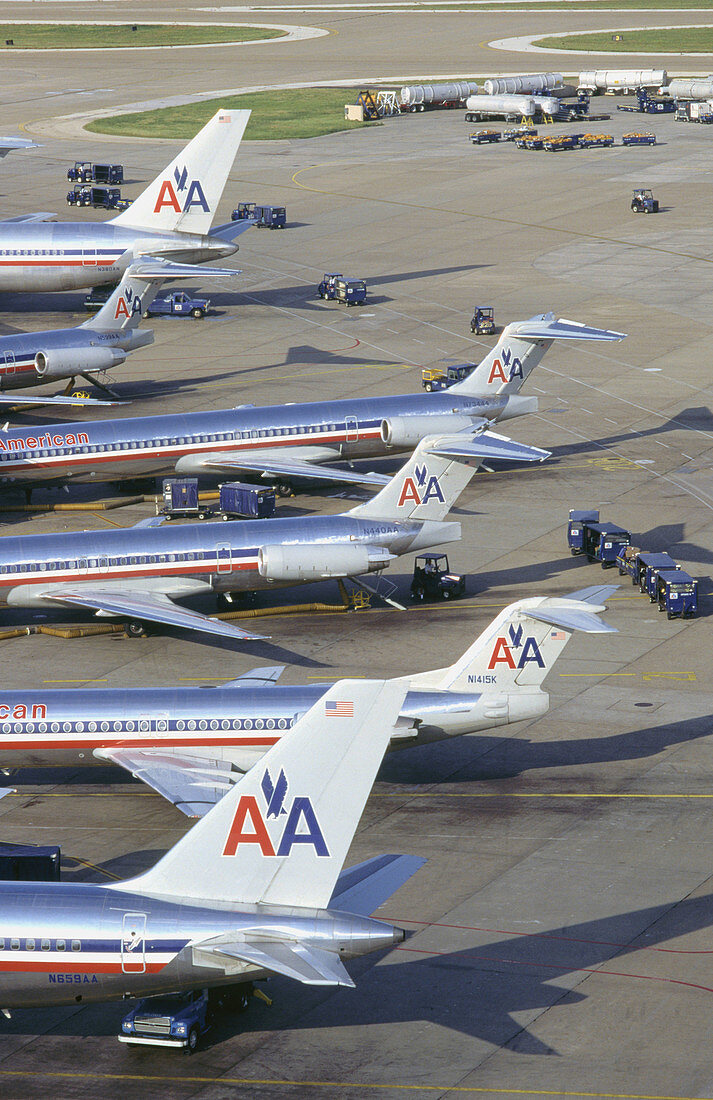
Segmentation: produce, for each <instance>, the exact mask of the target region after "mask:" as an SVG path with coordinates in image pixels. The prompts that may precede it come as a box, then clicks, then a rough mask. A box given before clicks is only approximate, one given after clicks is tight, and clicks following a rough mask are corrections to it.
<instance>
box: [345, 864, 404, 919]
mask: <svg viewBox="0 0 713 1100" xmlns="http://www.w3.org/2000/svg"><path fill="white" fill-rule="evenodd" d="M425 862H426V860H425V859H422V858H421V856H374V858H373V859H367V860H365V861H364V863H358V864H357V865H356V867H349V868H348V869H347V870H344V871H342V872H341V874H340V875H339V878H338V879H337V884H336V886H335V887H334V893H333V894H332V897H331V899H330V902H329V908H330V909H343V910H344V912H345V913H358V914H359V915H360V916H362V917H368V916H371V914H372V913H373V912H374V910H375V909H378V908H379V906H380V905H383V903H384V902H385V901H388V899H389V898H390V897H391V895H392V894H394V893H396V891H397V890H398V888H399V887H400V886H403V884H404V883H405V882H407V881H408V880H409V879H410V878H411V875H415V874H416V871H418V870H419V868H420V867H423V865H424V863H425Z"/></svg>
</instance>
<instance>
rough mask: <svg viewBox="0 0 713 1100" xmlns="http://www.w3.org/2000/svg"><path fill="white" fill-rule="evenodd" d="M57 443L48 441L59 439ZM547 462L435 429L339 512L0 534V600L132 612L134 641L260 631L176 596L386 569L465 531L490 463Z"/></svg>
mask: <svg viewBox="0 0 713 1100" xmlns="http://www.w3.org/2000/svg"><path fill="white" fill-rule="evenodd" d="M57 439H59V441H60V442H62V439H61V438H60V437H52V438H51V439H50V442H51V443H52V444H54V445H56V446H59V442H56V440H57ZM548 457H549V451H543V450H540V449H539V448H537V447H526V446H522V445H520V444H518V443H514V442H513V441H512V440H508V439H505V438H504V437H502V436H497V435H495V434H494V433H492V432H482V433H481V434H480V435H476V436H474V437H471V438H466V437H465V436H464V435H450V436H448V435H445V436H428V437H426V439H425V440H423V441H422V442H421V443H420V444H419V446H418V447H417V448H416V450H415V451H414V453H413V454H412V455H411V457H410V458H409V459H408V461H407V462H406V464H405V465H404V466H403V467H402V468H401V470H399V472H398V473H397V474H395V475H394V477H393V478H392V479H391V480H390V481H389V482H388V484H386V485H385V486H384V487H383V488H382V489H381V490H380V491H379V492H378V493H377V494H376V495H375V496H374V497H372V499H371V500H368V501H366V503H364V504H359V505H357V506H356V507H354V508H352V509H350V510H349V511H347V512H342V513H341V514H337V515H328V516H298V517H295V518H289V519H266V520H259V519H256V520H235V521H233V522H232V523H228V524H225V523H187V524H178V525H176V526H169V527H162V526H160V525H159V526H155V525H154V524H155V521H156V518H158V517H154V519H152V520H150V521H149V523H150V524H151V526H146V521H143V520H142V521H141V523H140V524H139V525H138V526H135V527H129V528H124V529H121V530H109V531H107V530H101V531H74V532H69V533H60V534H57V533H53V534H45V535H20V536H7V537H4V538H2V539H0V597H2V596H4V597H5V599H6V602H7V603H8V605H9V606H12V607H41V608H43V609H45V610H46V609H47V608H48V607H53V606H55V607H57V606H65V607H73V608H76V607H79V608H90V609H93V610H94V611H96V612H97V613H98V615H99V616H100V617H105V616H127V615H128V616H130V621H129V622H128V623H127V626H126V632H127V633H128V634H129V635H131V636H138V635H140V634H143V633H144V625H143V624H144V622H146V621H148V622H157V623H167V624H169V625H171V626H179V627H187V628H189V629H193V630H198V631H202V632H204V633H208V634H217V635H220V636H224V637H228V638H233V639H235V638H238V639H246V638H251V639H256V638H263V637H264V636H263V635H260V634H251V633H250V632H249V631H246V630H243V629H241V628H239V627H237V626H233V625H231V624H229V623H226V622H220V621H218V620H216V619H209V618H207V617H206V616H205V615H202V614H201V613H200V612H197V611H191V610H188V609H186V608H184V607H178V606H176V604H175V603H173V600H176V599H181V598H184V597H187V596H194V595H200V594H206V593H211V592H214V593H227V594H228V596H230V594H231V593H233V592H238V591H246V590H247V591H256V590H257V589H262V588H274V587H282V586H284V585H294V584H304V583H308V582H310V581H318V580H323V579H325V578H328V577H334V578H337V577H352V578H355V577H357V576H359V575H360V574H362V573H374V572H380V571H381V570H383V569H385V568H386V567H387V565H388V564H389V562H391V561H393V560H394V559H395V558H397V557H400V556H401V555H402V554H406V553H409V552H411V551H416V550H423V549H426V548H427V547H431V546H436V545H441V544H442V543H446V542H453V541H456V540H457V539H459V538H460V534H461V527H460V524H459V523H453V522H447V521H445V517H446V515H447V514H448V511H449V510H450V508H451V506H452V505H453V504H454V503H455V501H456V500H457V498H458V497H459V496H460V494H461V492H462V491H463V489H465V487H466V485H467V484H468V482H469V481H470V479H471V478H472V476H473V474H474V473H475V470H476V467H477V466H478V464H479V463H480V462H481V461H482V460H483V459H484V458H491V459H492V458H498V459H502V460H504V461H515V462H542V461H544V459H546V458H548ZM159 523H160V520H159ZM359 583H360V584H361V585H362V586H363V587H368V586H367V584H366V582H365V581H363V580H362V581H360V582H359ZM229 602H230V601H229Z"/></svg>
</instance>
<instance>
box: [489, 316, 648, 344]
mask: <svg viewBox="0 0 713 1100" xmlns="http://www.w3.org/2000/svg"><path fill="white" fill-rule="evenodd" d="M507 328H508V335H509V336H511V337H517V338H519V339H521V340H623V339H624V338H625V337H626V333H625V332H615V331H613V330H612V329H608V328H593V327H592V325H585V324H582V322H581V321H568V320H567V319H566V318H565V317H555V315H554V313H544V314H542V315H541V316H538V317H531V318H530V319H529V321H514V322H512V323H511V324H509V325H508V326H507Z"/></svg>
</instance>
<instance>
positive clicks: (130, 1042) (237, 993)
mask: <svg viewBox="0 0 713 1100" xmlns="http://www.w3.org/2000/svg"><path fill="white" fill-rule="evenodd" d="M252 992H253V987H252V983H251V982H240V983H237V984H235V985H225V986H222V987H221V986H216V987H214V988H213V989H193V990H189V991H188V992H187V993H168V994H164V995H163V996H160V997H145V998H144V999H143V1000H141V1001H138V1002H137V1003H136V1005H135V1007H134V1008H132V1010H131V1012H127V1014H126V1016H124V1019H123V1020H122V1021H121V1033H120V1034H119V1035H118V1036H117V1038H118V1040H119V1042H120V1043H125V1044H126V1045H127V1046H154V1047H175V1048H177V1049H179V1050H184V1051H185V1052H186V1054H193V1052H194V1051H195V1050H196V1049H197V1047H198V1044H199V1042H200V1040H201V1036H202V1035H204V1034H205V1033H206V1032H207V1031H208V1030H209V1029H210V1028H211V1027H212V1026H213V1024H214V1022H215V1020H216V1017H217V1016H218V1015H219V1014H220V1013H221V1012H244V1011H245V1010H246V1008H247V1007H248V1005H249V1004H250V997H251V995H252Z"/></svg>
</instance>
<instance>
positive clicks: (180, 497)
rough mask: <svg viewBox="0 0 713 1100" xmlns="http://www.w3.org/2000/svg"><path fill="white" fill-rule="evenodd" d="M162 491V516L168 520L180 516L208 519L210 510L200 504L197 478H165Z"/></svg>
mask: <svg viewBox="0 0 713 1100" xmlns="http://www.w3.org/2000/svg"><path fill="white" fill-rule="evenodd" d="M162 490H163V506H162V508H161V514H162V515H164V516H167V517H168V519H175V518H177V517H180V516H195V517H197V518H198V519H206V518H207V517H208V516H209V515H210V512H211V510H210V508H209V507H207V506H206V505H204V504H201V502H200V497H199V495H198V478H197V477H165V478H164V479H163V482H162Z"/></svg>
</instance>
